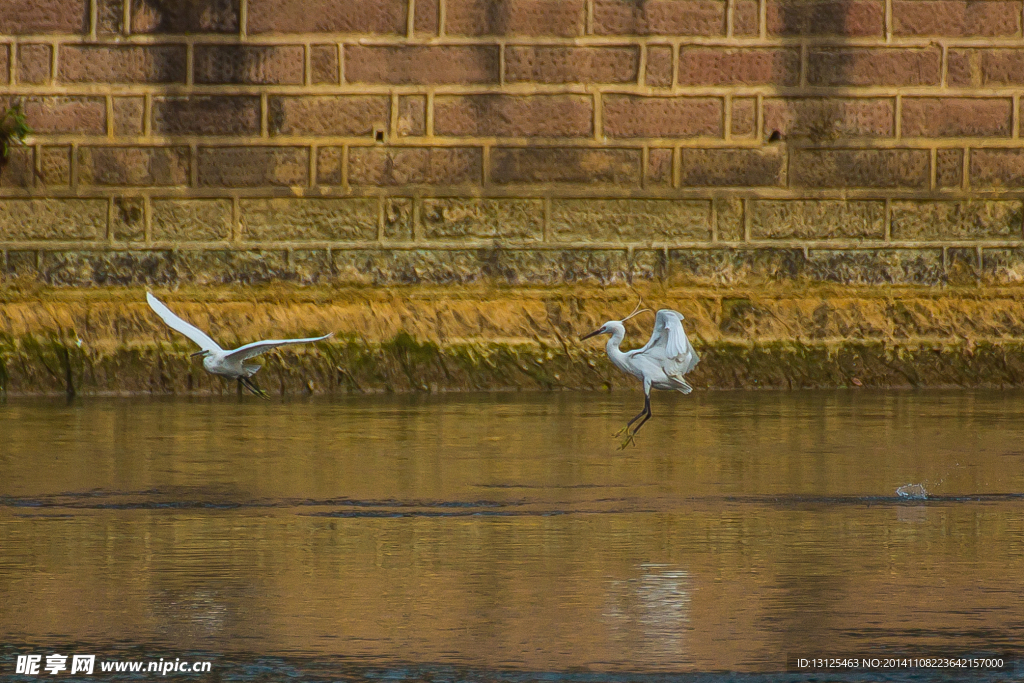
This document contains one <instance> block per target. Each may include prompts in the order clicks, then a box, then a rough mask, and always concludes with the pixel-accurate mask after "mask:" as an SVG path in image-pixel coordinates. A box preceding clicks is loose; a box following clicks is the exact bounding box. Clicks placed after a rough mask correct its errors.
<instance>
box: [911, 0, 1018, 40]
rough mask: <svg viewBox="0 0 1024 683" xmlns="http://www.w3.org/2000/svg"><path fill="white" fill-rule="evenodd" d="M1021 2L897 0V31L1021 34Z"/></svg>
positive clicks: (913, 33) (1003, 0) (926, 34)
mask: <svg viewBox="0 0 1024 683" xmlns="http://www.w3.org/2000/svg"><path fill="white" fill-rule="evenodd" d="M1021 9H1022V8H1021V3H1020V2H1011V1H1009V0H996V1H989V2H985V1H981V2H978V1H975V0H972V1H971V2H965V1H964V0H934V1H932V2H928V1H926V0H910V1H908V0H894V2H893V4H892V22H893V33H895V34H896V35H904V36H969V37H972V38H973V37H980V36H1012V35H1020V30H1021V23H1020V22H1021Z"/></svg>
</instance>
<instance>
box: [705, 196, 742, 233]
mask: <svg viewBox="0 0 1024 683" xmlns="http://www.w3.org/2000/svg"><path fill="white" fill-rule="evenodd" d="M712 203H713V204H714V207H715V219H716V222H717V228H718V241H719V242H740V241H742V240H743V233H744V227H743V200H742V199H739V198H736V197H722V198H719V199H715V200H714V201H713V202H712Z"/></svg>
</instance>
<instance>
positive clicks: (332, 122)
mask: <svg viewBox="0 0 1024 683" xmlns="http://www.w3.org/2000/svg"><path fill="white" fill-rule="evenodd" d="M390 108H391V106H390V98H388V97H387V96H386V95H337V96H334V95H324V96H319V97H318V96H311V97H303V96H296V97H291V96H282V97H277V96H272V97H271V98H270V101H269V103H268V116H269V119H270V132H271V133H273V134H275V135H367V136H369V135H371V134H372V133H373V129H374V126H377V127H379V128H380V129H381V130H386V129H387V126H388V121H389V120H390V116H391V115H390V113H389V112H390Z"/></svg>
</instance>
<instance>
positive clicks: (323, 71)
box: [309, 45, 339, 85]
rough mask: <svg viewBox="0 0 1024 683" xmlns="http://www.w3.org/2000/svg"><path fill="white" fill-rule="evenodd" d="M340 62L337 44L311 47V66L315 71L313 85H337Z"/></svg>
mask: <svg viewBox="0 0 1024 683" xmlns="http://www.w3.org/2000/svg"><path fill="white" fill-rule="evenodd" d="M338 64H339V62H338V46H337V45H313V46H311V47H310V48H309V66H310V69H312V71H313V74H312V81H313V85H319V84H322V83H328V84H331V85H336V84H337V83H338V79H339V71H338Z"/></svg>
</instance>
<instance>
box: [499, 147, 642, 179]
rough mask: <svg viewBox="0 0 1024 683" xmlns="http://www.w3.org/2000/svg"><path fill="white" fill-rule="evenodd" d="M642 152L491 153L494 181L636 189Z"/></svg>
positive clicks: (571, 149)
mask: <svg viewBox="0 0 1024 683" xmlns="http://www.w3.org/2000/svg"><path fill="white" fill-rule="evenodd" d="M640 162H641V155H640V150H638V149H637V150H633V149H585V148H578V147H504V148H503V147H498V148H494V149H492V150H491V169H490V172H491V181H492V182H495V183H499V184H508V183H580V184H587V185H592V184H602V185H620V186H636V185H639V184H640V176H641V168H640Z"/></svg>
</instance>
